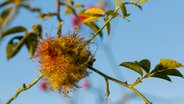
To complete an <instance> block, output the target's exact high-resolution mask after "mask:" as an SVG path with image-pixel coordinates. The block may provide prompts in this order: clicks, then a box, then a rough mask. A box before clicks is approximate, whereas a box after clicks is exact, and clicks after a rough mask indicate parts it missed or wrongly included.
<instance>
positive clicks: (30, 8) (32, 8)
mask: <svg viewBox="0 0 184 104" xmlns="http://www.w3.org/2000/svg"><path fill="white" fill-rule="evenodd" d="M20 6H21V7H23V8H25V9H27V10H29V11H31V12H41V9H40V8H38V7H31V6H30V5H28V4H21V5H20Z"/></svg>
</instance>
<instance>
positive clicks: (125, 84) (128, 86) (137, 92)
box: [88, 66, 151, 104]
mask: <svg viewBox="0 0 184 104" xmlns="http://www.w3.org/2000/svg"><path fill="white" fill-rule="evenodd" d="M88 68H89V69H91V70H93V71H94V72H96V73H98V74H99V75H101V76H103V77H105V78H107V79H109V80H111V81H113V82H116V83H118V84H120V85H122V86H125V87H127V88H129V89H131V90H132V91H133V92H135V93H136V94H137V95H138V96H140V97H141V98H142V99H143V100H144V101H145V103H146V104H151V102H150V101H149V100H148V99H147V98H146V97H145V96H144V95H142V94H141V93H140V92H139V91H138V90H137V89H135V88H134V87H133V86H131V85H129V84H127V83H126V82H122V81H120V80H117V79H115V78H112V77H110V76H108V75H106V74H104V73H102V72H100V71H99V70H97V69H95V68H93V67H92V66H88Z"/></svg>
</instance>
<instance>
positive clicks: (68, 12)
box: [65, 7, 73, 14]
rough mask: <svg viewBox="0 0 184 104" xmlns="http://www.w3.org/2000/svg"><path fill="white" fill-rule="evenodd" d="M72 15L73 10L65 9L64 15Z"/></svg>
mask: <svg viewBox="0 0 184 104" xmlns="http://www.w3.org/2000/svg"><path fill="white" fill-rule="evenodd" d="M72 13H73V9H72V8H69V7H66V10H65V14H72Z"/></svg>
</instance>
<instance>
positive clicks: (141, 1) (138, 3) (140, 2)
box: [136, 0, 149, 5]
mask: <svg viewBox="0 0 184 104" xmlns="http://www.w3.org/2000/svg"><path fill="white" fill-rule="evenodd" d="M148 1H149V0H139V1H138V2H137V3H136V4H137V5H140V4H142V3H145V2H148Z"/></svg>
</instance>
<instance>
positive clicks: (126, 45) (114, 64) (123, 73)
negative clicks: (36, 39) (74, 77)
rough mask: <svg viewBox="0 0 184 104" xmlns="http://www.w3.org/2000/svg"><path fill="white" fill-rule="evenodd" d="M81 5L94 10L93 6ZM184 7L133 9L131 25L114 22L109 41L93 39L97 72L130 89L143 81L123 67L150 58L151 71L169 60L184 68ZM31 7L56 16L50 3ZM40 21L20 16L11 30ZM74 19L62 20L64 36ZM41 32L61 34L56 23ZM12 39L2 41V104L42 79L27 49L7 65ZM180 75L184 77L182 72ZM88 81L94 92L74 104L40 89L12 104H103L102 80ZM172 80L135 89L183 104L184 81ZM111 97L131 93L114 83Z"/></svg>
mask: <svg viewBox="0 0 184 104" xmlns="http://www.w3.org/2000/svg"><path fill="white" fill-rule="evenodd" d="M1 1H2V0H1ZM1 1H0V2H1ZM83 2H84V3H85V4H94V5H95V1H93V0H91V1H83ZM183 4H184V1H183V0H175V1H174V0H173V1H168V0H151V1H150V2H148V3H145V4H143V5H142V6H143V11H140V10H138V9H137V8H133V7H132V6H130V7H128V8H129V12H130V13H131V16H130V18H129V19H130V20H131V22H127V21H125V20H122V19H115V20H113V21H112V22H111V23H112V24H111V28H112V31H111V34H110V36H106V35H104V39H103V40H100V39H99V38H95V40H94V41H95V42H97V44H98V51H97V54H96V60H97V61H96V62H95V64H94V67H95V68H97V69H99V70H100V71H102V72H104V73H106V74H108V75H110V76H113V77H115V78H118V79H120V80H122V81H125V80H127V81H128V82H129V83H131V82H133V81H134V80H135V79H136V78H137V77H139V75H138V74H137V73H134V72H133V71H131V70H127V69H126V68H123V67H120V66H118V65H119V64H120V63H121V62H123V61H135V60H141V59H145V58H147V59H150V60H151V62H152V68H153V67H154V66H155V65H156V64H157V63H159V60H160V59H161V58H171V59H175V60H177V61H179V62H181V63H184V44H183V43H184V42H183V39H184V31H183V30H184V20H183V18H184V12H183V10H184V6H183ZM32 5H33V6H41V7H43V11H45V12H49V11H55V2H54V1H53V0H47V2H45V0H39V1H38V0H34V1H33V3H32ZM36 16H37V14H34V15H30V13H29V12H27V11H25V10H22V11H21V15H20V16H19V17H18V18H17V19H16V20H15V21H14V22H13V23H12V24H11V26H14V25H17V24H18V25H25V26H26V27H27V28H28V29H31V26H32V25H33V24H36V23H38V22H39V21H40V20H38V19H36ZM71 17H72V16H66V17H64V20H65V21H68V22H66V23H65V24H64V27H63V28H64V29H63V32H64V34H66V33H67V32H68V31H69V30H71V27H72V26H71V23H70V22H69V19H71ZM68 18H69V19H68ZM43 29H44V31H45V32H46V33H48V34H50V35H52V36H54V34H55V31H56V29H57V21H56V20H55V18H54V19H51V20H48V21H45V22H43ZM71 31H72V30H71ZM45 32H44V33H45ZM80 33H81V34H87V36H89V35H88V34H89V33H91V31H90V30H89V29H87V28H85V29H83V30H81V31H80ZM104 33H105V31H104ZM9 39H10V38H6V39H4V40H3V42H1V44H0V104H1V103H2V104H4V103H5V102H6V101H7V99H9V98H10V97H11V96H12V95H13V94H14V93H15V91H16V90H17V88H18V87H21V85H22V83H26V84H28V83H30V82H32V81H33V80H34V79H35V78H36V77H37V76H38V75H39V74H40V73H39V72H38V70H37V69H38V66H39V65H38V63H37V62H36V61H35V60H31V59H30V58H29V54H28V52H27V50H26V48H25V47H24V48H23V49H21V51H20V53H19V54H18V55H16V56H15V57H14V58H13V59H11V60H10V61H7V59H6V56H5V50H6V44H7V42H8V40H9ZM180 70H181V72H182V73H183V74H184V71H183V69H180ZM87 79H89V80H90V82H91V84H92V88H91V89H90V90H87V91H86V90H83V89H77V90H76V91H74V92H73V93H71V98H63V97H62V96H61V95H59V94H57V93H54V92H43V91H41V90H40V89H39V87H38V86H39V83H38V84H36V85H35V86H34V87H32V88H31V89H30V90H27V91H25V92H23V93H21V94H20V95H19V97H18V98H17V99H16V100H15V101H13V102H12V104H68V101H69V100H71V99H73V100H74V102H75V103H74V104H102V102H99V99H100V97H101V96H104V97H105V83H104V82H105V81H104V78H103V77H101V76H99V75H97V74H96V73H92V74H91V75H90V76H89V77H88V78H87ZM172 79H173V83H170V82H167V81H164V80H160V79H156V78H149V79H145V80H143V82H142V83H141V84H139V85H138V86H136V88H137V89H138V90H139V91H140V92H142V93H143V94H145V96H147V97H148V99H150V101H152V102H153V104H183V103H184V100H183V99H184V91H183V88H184V83H183V82H184V79H181V78H177V77H172ZM81 83H82V81H81ZM110 91H111V94H110V96H109V104H118V101H119V100H120V99H122V96H124V95H125V94H129V93H132V91H130V90H129V89H127V88H124V87H122V86H120V85H118V84H116V83H113V82H110ZM76 99H77V100H76ZM127 104H143V101H142V100H141V99H140V98H139V97H134V98H130V101H128V103H127Z"/></svg>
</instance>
